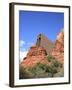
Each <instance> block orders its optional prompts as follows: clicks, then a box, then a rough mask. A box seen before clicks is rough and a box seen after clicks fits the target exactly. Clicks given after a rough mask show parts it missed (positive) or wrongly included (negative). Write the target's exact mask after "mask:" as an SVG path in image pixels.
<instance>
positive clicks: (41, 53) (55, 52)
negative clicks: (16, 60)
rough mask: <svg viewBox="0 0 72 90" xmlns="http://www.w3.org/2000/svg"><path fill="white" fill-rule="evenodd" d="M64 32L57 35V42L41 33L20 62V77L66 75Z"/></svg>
mask: <svg viewBox="0 0 72 90" xmlns="http://www.w3.org/2000/svg"><path fill="white" fill-rule="evenodd" d="M63 61H64V32H60V33H59V34H58V35H57V38H56V41H55V44H54V43H53V42H51V41H50V40H49V39H48V38H47V37H46V36H44V35H42V34H39V35H38V37H37V42H36V45H35V46H32V47H30V49H29V51H28V53H27V56H26V57H25V58H24V59H23V61H22V62H21V63H20V79H23V78H42V77H62V76H64V69H63V68H64V66H63Z"/></svg>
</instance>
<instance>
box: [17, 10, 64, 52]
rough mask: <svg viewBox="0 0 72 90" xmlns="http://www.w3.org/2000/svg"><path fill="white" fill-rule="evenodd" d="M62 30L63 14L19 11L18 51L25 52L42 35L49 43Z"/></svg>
mask: <svg viewBox="0 0 72 90" xmlns="http://www.w3.org/2000/svg"><path fill="white" fill-rule="evenodd" d="M63 28H64V13H58V12H57V13H56V12H37V11H19V33H20V35H19V37H20V51H27V50H28V49H29V47H30V46H32V45H33V44H35V43H36V39H37V35H38V34H40V33H43V34H44V35H45V36H47V37H48V39H50V40H51V41H53V42H54V41H55V40H56V36H57V34H58V33H59V32H60V31H61V29H63Z"/></svg>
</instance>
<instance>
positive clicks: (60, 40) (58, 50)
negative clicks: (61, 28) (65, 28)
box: [51, 32, 64, 62]
mask: <svg viewBox="0 0 72 90" xmlns="http://www.w3.org/2000/svg"><path fill="white" fill-rule="evenodd" d="M51 55H52V56H53V57H55V58H56V59H57V60H59V61H60V62H64V32H60V33H59V34H58V35H57V39H56V42H55V48H54V49H53V50H52V53H51Z"/></svg>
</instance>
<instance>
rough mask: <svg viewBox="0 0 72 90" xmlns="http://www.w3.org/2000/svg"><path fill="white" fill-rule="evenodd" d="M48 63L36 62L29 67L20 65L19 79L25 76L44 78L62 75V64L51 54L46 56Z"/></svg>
mask: <svg viewBox="0 0 72 90" xmlns="http://www.w3.org/2000/svg"><path fill="white" fill-rule="evenodd" d="M47 59H48V62H50V64H43V63H40V62H39V63H37V64H36V65H35V66H33V67H31V68H24V67H22V66H20V79H26V78H44V77H62V76H63V64H62V63H60V62H59V61H58V60H56V59H55V58H54V57H52V56H51V55H49V56H47Z"/></svg>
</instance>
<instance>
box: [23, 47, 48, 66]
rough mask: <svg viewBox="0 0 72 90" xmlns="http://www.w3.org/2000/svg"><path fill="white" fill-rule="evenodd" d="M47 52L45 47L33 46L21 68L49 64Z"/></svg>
mask: <svg viewBox="0 0 72 90" xmlns="http://www.w3.org/2000/svg"><path fill="white" fill-rule="evenodd" d="M46 55H47V53H46V50H45V49H44V48H43V47H37V46H32V47H31V48H30V50H29V52H28V54H27V57H25V58H24V60H23V61H22V63H21V66H24V67H32V66H33V65H35V64H37V63H38V62H40V63H48V61H47V57H46Z"/></svg>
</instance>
